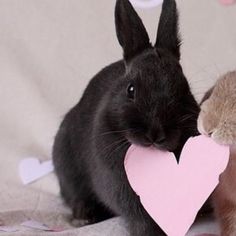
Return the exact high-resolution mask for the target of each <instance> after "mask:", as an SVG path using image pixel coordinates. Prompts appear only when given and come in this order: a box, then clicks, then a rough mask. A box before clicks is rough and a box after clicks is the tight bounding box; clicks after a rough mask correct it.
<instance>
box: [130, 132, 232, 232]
mask: <svg viewBox="0 0 236 236" xmlns="http://www.w3.org/2000/svg"><path fill="white" fill-rule="evenodd" d="M228 161H229V147H226V146H220V145H218V144H216V143H215V142H214V141H213V140H212V139H210V138H208V137H205V136H198V137H194V138H190V139H189V140H188V141H187V142H186V144H185V146H184V148H183V150H182V153H181V157H180V162H179V164H177V162H176V159H175V156H174V154H173V153H170V152H163V151H160V150H157V149H155V148H143V147H139V146H134V145H132V146H131V147H130V148H129V150H128V152H127V154H126V157H125V169H126V173H127V177H128V180H129V182H130V185H131V187H132V188H133V189H134V191H135V192H136V194H137V195H139V196H140V200H141V203H142V204H143V206H144V208H145V209H146V211H147V212H148V213H149V215H150V216H151V217H152V218H153V219H154V221H155V222H156V223H157V224H158V225H159V226H160V227H161V228H162V229H163V231H164V232H165V233H166V234H167V235H168V236H184V235H185V234H186V233H187V231H188V230H189V228H190V226H191V225H192V224H193V222H194V220H195V218H196V215H197V213H198V211H199V209H200V208H201V207H202V205H203V204H204V202H205V201H206V200H207V198H208V197H209V196H210V194H211V193H212V192H213V191H214V189H215V187H216V186H217V184H218V183H219V176H220V174H221V173H222V172H223V171H224V170H225V168H226V166H227V164H228Z"/></svg>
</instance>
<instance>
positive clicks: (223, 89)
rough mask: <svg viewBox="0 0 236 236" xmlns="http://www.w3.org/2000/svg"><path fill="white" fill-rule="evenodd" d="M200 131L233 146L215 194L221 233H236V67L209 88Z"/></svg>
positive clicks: (205, 98)
mask: <svg viewBox="0 0 236 236" xmlns="http://www.w3.org/2000/svg"><path fill="white" fill-rule="evenodd" d="M198 129H199V131H200V133H202V134H205V135H209V136H211V137H212V138H213V139H214V140H215V141H216V142H218V143H220V144H224V145H229V146H230V161H229V164H228V166H227V168H226V170H225V172H224V173H223V174H222V175H221V176H220V183H219V185H218V187H217V188H216V190H215V192H214V193H213V195H212V199H213V202H214V209H215V213H216V216H217V218H218V220H219V223H220V228H221V235H222V236H236V71H235V72H230V73H227V74H226V75H225V76H223V77H222V78H220V79H219V80H218V81H217V83H216V85H215V86H214V87H213V88H212V89H211V90H209V91H208V92H207V96H205V97H204V99H203V101H202V106H201V112H200V115H199V118H198Z"/></svg>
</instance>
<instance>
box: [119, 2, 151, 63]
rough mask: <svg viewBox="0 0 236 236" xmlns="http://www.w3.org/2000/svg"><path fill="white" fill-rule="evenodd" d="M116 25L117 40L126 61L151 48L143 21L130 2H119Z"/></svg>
mask: <svg viewBox="0 0 236 236" xmlns="http://www.w3.org/2000/svg"><path fill="white" fill-rule="evenodd" d="M115 23H116V34H117V38H118V40H119V43H120V45H121V46H122V48H123V51H124V58H125V60H126V61H127V60H129V59H131V58H132V57H134V56H135V55H137V54H138V53H140V52H142V51H143V50H144V49H147V48H149V47H151V44H150V42H149V37H148V34H147V31H146V29H145V27H144V25H143V23H142V20H141V19H140V17H139V16H138V14H137V13H136V11H135V10H134V8H133V6H132V5H131V3H130V2H129V0H117V2H116V9H115Z"/></svg>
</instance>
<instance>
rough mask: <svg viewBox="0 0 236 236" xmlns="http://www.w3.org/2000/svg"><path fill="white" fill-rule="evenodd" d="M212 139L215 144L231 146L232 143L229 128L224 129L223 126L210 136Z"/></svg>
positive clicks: (231, 133)
mask: <svg viewBox="0 0 236 236" xmlns="http://www.w3.org/2000/svg"><path fill="white" fill-rule="evenodd" d="M211 137H212V139H213V140H215V141H216V142H217V143H219V144H222V145H232V144H233V143H234V140H235V138H234V134H233V132H232V130H231V129H230V128H226V127H224V126H222V127H219V128H218V129H216V130H215V131H214V132H213V133H212V135H211Z"/></svg>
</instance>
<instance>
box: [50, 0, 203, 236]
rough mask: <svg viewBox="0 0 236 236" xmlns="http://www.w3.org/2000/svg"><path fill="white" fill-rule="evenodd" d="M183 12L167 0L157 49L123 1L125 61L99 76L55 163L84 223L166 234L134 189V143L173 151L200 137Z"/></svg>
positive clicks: (119, 13) (61, 136)
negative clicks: (130, 158) (118, 219)
mask: <svg viewBox="0 0 236 236" xmlns="http://www.w3.org/2000/svg"><path fill="white" fill-rule="evenodd" d="M177 19H178V18H177V12H176V5H175V1H174V0H165V1H164V3H163V9H162V15H161V19H160V23H159V29H158V36H157V43H156V45H155V47H153V46H152V45H151V44H150V43H149V38H148V35H147V33H146V30H145V28H144V26H143V24H142V21H141V19H140V18H139V17H138V15H137V13H136V12H135V11H134V9H133V8H132V6H131V4H130V3H129V1H128V0H117V3H116V28H117V36H118V39H119V42H120V44H121V46H122V47H123V50H124V60H122V61H119V62H117V63H114V64H112V65H110V66H108V67H106V68H105V69H103V70H102V71H101V72H100V73H98V74H97V75H96V76H95V77H94V78H93V79H92V80H91V82H90V83H89V85H88V87H87V88H86V90H85V92H84V94H83V96H82V98H81V100H80V102H79V103H78V104H77V105H76V106H75V107H74V108H73V109H72V110H71V111H70V112H69V113H68V114H67V115H66V117H65V119H64V121H63V122H62V124H61V127H60V129H59V131H58V133H57V136H56V139H55V143H54V148H53V161H54V165H55V170H56V174H57V176H58V179H59V184H60V188H61V193H62V196H63V198H64V199H65V201H66V202H67V204H68V205H69V206H70V207H71V208H72V210H73V216H74V217H75V218H77V219H80V221H79V223H81V224H87V223H94V222H99V221H101V220H104V219H107V218H109V217H111V216H113V215H121V216H122V217H123V218H125V220H126V221H127V223H128V226H129V231H130V233H131V235H132V236H144V235H146V236H156V235H165V234H164V233H163V232H162V230H161V229H160V228H159V227H158V225H157V224H156V223H155V222H154V221H153V220H152V219H151V217H150V216H149V215H148V214H147V212H146V211H145V210H144V208H143V206H142V204H141V203H140V200H139V197H138V196H137V195H136V194H135V192H134V191H133V190H132V188H131V187H130V185H129V183H128V179H127V176H126V173H125V169H124V158H125V154H126V151H127V149H128V147H129V146H130V145H131V143H136V144H138V145H142V146H150V145H154V146H156V147H157V148H160V149H164V150H169V151H173V152H174V153H175V154H176V156H177V157H178V155H179V153H180V151H181V149H182V147H183V145H184V143H185V141H186V140H187V139H188V138H189V137H190V136H194V135H196V134H197V133H198V132H197V123H196V121H197V116H198V113H199V107H198V104H197V103H196V101H195V99H194V97H193V95H192V94H191V91H190V88H189V85H188V83H187V81H186V78H185V77H184V74H183V72H182V69H181V66H180V64H179V57H180V53H179V40H178V37H177V35H178V29H177V24H178V20H177Z"/></svg>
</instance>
